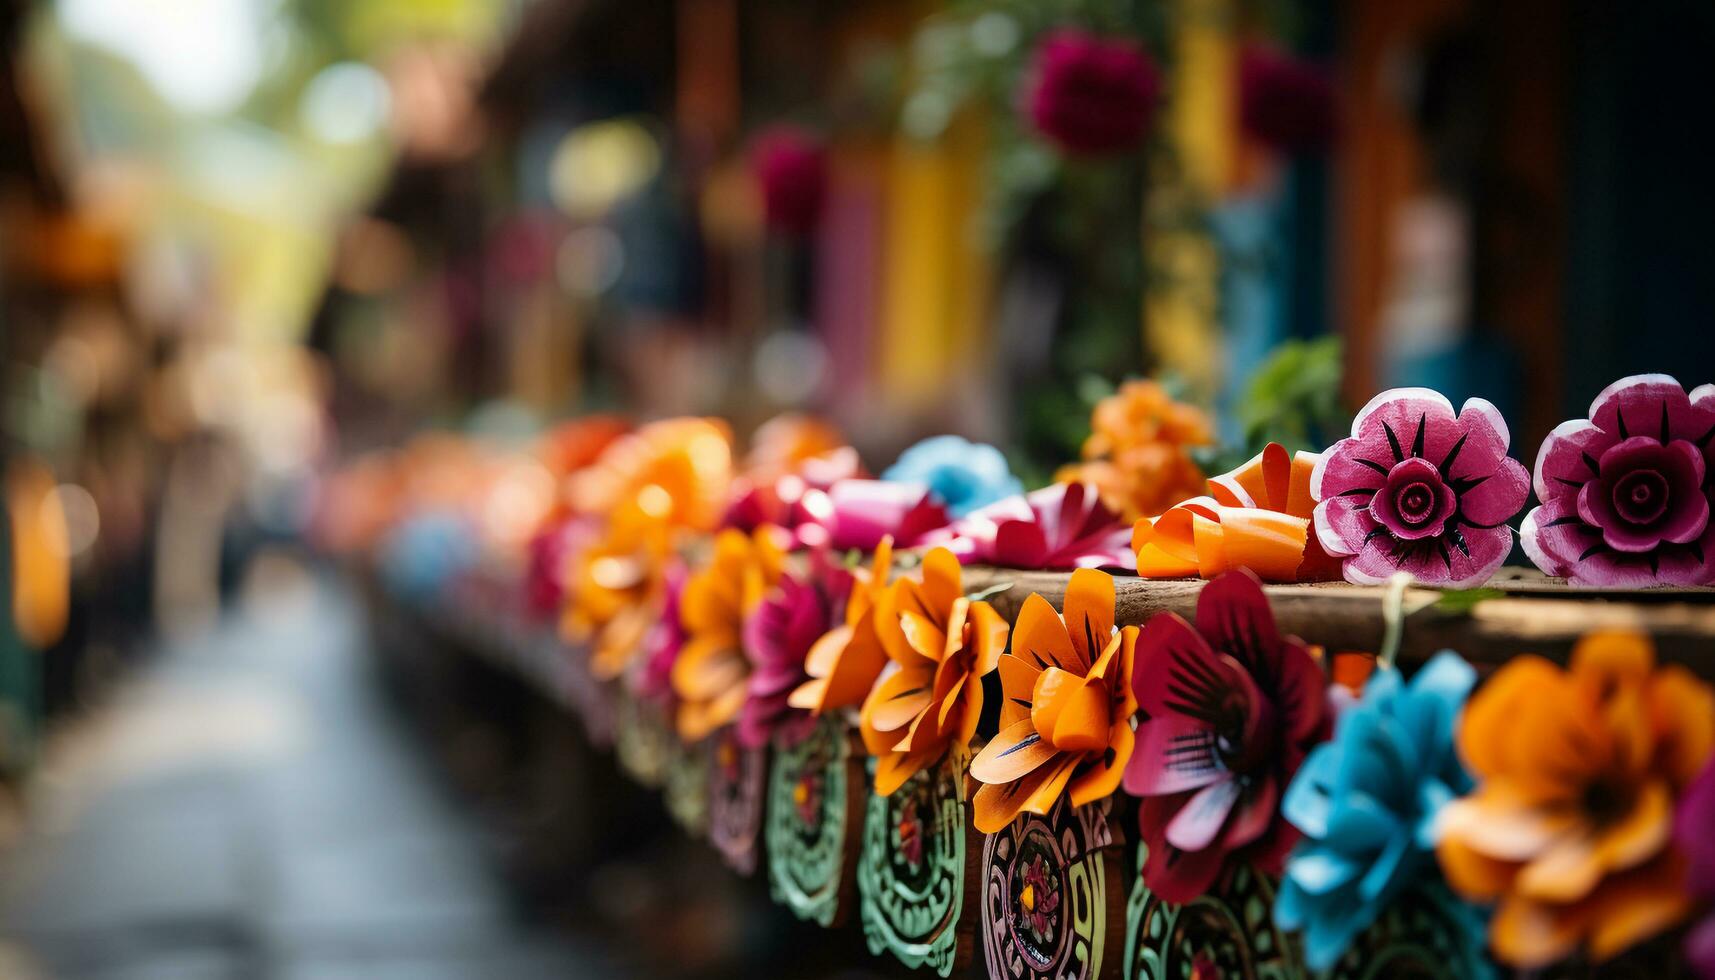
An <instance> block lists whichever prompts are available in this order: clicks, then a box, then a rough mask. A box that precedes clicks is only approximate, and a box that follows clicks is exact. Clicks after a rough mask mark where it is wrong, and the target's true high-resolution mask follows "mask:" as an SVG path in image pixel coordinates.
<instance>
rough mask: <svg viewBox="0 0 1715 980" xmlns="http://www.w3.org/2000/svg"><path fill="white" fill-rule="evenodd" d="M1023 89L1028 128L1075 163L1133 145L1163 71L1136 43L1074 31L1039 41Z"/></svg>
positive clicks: (1139, 138) (1158, 95)
mask: <svg viewBox="0 0 1715 980" xmlns="http://www.w3.org/2000/svg"><path fill="white" fill-rule="evenodd" d="M1027 84H1028V86H1029V87H1028V89H1027V90H1026V92H1025V98H1024V107H1025V109H1026V111H1027V112H1028V113H1029V114H1030V121H1031V123H1032V124H1033V125H1035V127H1036V129H1037V130H1038V131H1039V132H1041V133H1042V135H1044V136H1046V137H1048V138H1049V139H1051V140H1053V141H1054V142H1055V143H1056V144H1058V145H1059V146H1060V148H1061V149H1063V150H1065V151H1066V152H1067V153H1071V154H1076V155H1079V156H1101V155H1104V154H1109V153H1119V152H1122V151H1125V150H1129V149H1132V148H1133V147H1135V146H1137V144H1138V143H1139V142H1141V141H1142V139H1143V136H1144V134H1145V133H1146V132H1148V130H1149V123H1150V120H1152V119H1153V118H1154V117H1155V109H1156V105H1157V103H1158V102H1159V101H1160V98H1161V72H1160V71H1159V70H1158V69H1157V68H1156V67H1155V62H1154V61H1153V60H1152V59H1151V58H1150V57H1149V55H1148V54H1147V53H1145V52H1144V50H1143V49H1142V48H1140V47H1138V45H1137V44H1136V43H1135V42H1133V41H1131V40H1128V39H1125V38H1102V37H1097V36H1096V35H1094V34H1091V33H1089V32H1087V31H1082V30H1078V29H1076V28H1062V29H1060V30H1056V31H1053V32H1051V33H1049V34H1048V35H1047V36H1046V37H1044V38H1043V39H1042V41H1041V42H1040V43H1039V44H1038V45H1037V47H1036V59H1035V64H1034V66H1033V68H1032V71H1031V72H1030V75H1029V81H1028V83H1027Z"/></svg>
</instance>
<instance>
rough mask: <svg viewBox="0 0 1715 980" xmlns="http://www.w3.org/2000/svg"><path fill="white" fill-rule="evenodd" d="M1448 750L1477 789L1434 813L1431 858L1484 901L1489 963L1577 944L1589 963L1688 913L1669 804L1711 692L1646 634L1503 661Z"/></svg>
mask: <svg viewBox="0 0 1715 980" xmlns="http://www.w3.org/2000/svg"><path fill="white" fill-rule="evenodd" d="M1458 744H1459V754H1460V755H1461V756H1462V757H1463V758H1464V760H1465V764H1466V765H1467V767H1469V769H1470V771H1471V774H1472V775H1473V777H1475V779H1476V781H1477V788H1476V791H1475V792H1473V793H1472V794H1470V795H1469V796H1466V797H1464V798H1462V799H1458V800H1455V801H1453V802H1451V803H1449V804H1448V805H1447V807H1446V808H1445V809H1444V810H1443V811H1442V814H1441V820H1440V824H1439V830H1440V833H1441V838H1440V842H1439V844H1438V845H1437V854H1438V856H1439V857H1440V859H1441V868H1442V870H1443V871H1444V872H1445V873H1446V876H1447V882H1448V884H1450V885H1452V886H1453V888H1454V890H1455V891H1457V892H1459V893H1460V894H1462V895H1464V896H1465V897H1466V898H1469V899H1472V900H1474V901H1480V902H1495V903H1497V905H1498V907H1497V908H1496V910H1495V915H1494V919H1493V920H1492V922H1491V923H1490V927H1489V942H1490V945H1491V947H1492V948H1493V949H1494V951H1495V954H1496V956H1497V957H1498V958H1499V959H1501V960H1503V961H1505V962H1507V963H1511V964H1513V965H1515V966H1518V967H1522V968H1534V967H1540V966H1544V965H1546V964H1549V963H1552V962H1554V961H1556V960H1559V959H1561V958H1563V957H1565V956H1567V955H1568V954H1570V953H1572V952H1574V951H1575V950H1577V949H1578V948H1579V946H1580V945H1582V946H1584V947H1585V948H1586V949H1587V950H1588V952H1589V954H1590V955H1591V956H1592V957H1593V958H1594V959H1595V960H1596V961H1597V962H1601V961H1603V960H1606V959H1608V958H1609V957H1612V956H1614V955H1615V954H1617V953H1619V952H1621V951H1623V950H1625V949H1626V948H1628V947H1630V946H1632V945H1634V944H1636V943H1638V942H1640V941H1642V940H1644V939H1647V938H1649V937H1651V936H1653V935H1656V934H1657V933H1660V932H1662V931H1663V930H1665V929H1668V928H1670V927H1672V926H1674V925H1675V924H1677V923H1679V922H1680V921H1682V920H1683V919H1684V918H1685V917H1686V916H1687V915H1688V914H1689V913H1690V911H1691V908H1692V898H1691V895H1690V893H1689V892H1688V891H1687V890H1686V887H1685V881H1684V870H1685V868H1684V860H1683V858H1682V857H1681V856H1680V855H1679V854H1678V853H1677V852H1676V851H1675V850H1674V848H1673V846H1672V841H1671V834H1672V829H1673V803H1674V799H1675V798H1676V797H1677V796H1679V794H1680V793H1681V792H1682V791H1683V790H1684V789H1685V787H1686V786H1688V785H1689V784H1690V783H1691V781H1692V779H1693V778H1694V777H1695V776H1696V775H1697V773H1698V771H1699V770H1700V769H1701V768H1702V767H1703V765H1704V764H1705V762H1706V761H1707V760H1708V759H1709V757H1710V749H1711V746H1715V692H1712V691H1711V690H1710V688H1709V686H1708V685H1706V684H1704V683H1703V682H1702V681H1700V680H1698V679H1697V678H1696V677H1694V676H1693V675H1692V674H1691V673H1690V672H1689V671H1687V670H1686V669H1684V668H1683V667H1678V666H1669V667H1662V668H1659V669H1658V668H1657V667H1656V666H1655V656H1654V651H1653V649H1652V648H1651V646H1650V643H1649V640H1648V639H1647V638H1645V637H1643V636H1639V635H1636V634H1629V633H1602V634H1593V635H1591V636H1588V637H1585V638H1584V639H1583V640H1582V641H1580V642H1579V644H1578V646H1577V647H1576V648H1575V649H1574V650H1573V652H1572V663H1571V667H1570V669H1567V670H1562V669H1561V668H1559V667H1557V666H1555V665H1554V664H1552V663H1550V662H1549V661H1547V660H1544V659H1543V658H1541V657H1536V656H1522V657H1518V658H1515V659H1513V660H1511V661H1509V662H1508V663H1507V664H1506V666H1504V667H1502V668H1501V669H1500V670H1498V671H1496V672H1495V674H1494V676H1492V677H1491V678H1489V680H1488V682H1487V683H1485V684H1484V685H1483V686H1482V687H1481V688H1480V689H1478V691H1477V693H1476V694H1474V695H1472V697H1471V702H1470V705H1469V706H1468V707H1467V708H1466V709H1465V715H1464V719H1463V721H1462V723H1461V724H1460V727H1459V734H1458ZM1704 830H1705V831H1706V830H1707V828H1704Z"/></svg>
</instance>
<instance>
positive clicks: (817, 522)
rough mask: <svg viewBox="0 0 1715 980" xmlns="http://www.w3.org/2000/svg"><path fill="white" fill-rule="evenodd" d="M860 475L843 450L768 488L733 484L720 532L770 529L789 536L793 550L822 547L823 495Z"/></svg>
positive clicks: (850, 453) (852, 455) (853, 453)
mask: <svg viewBox="0 0 1715 980" xmlns="http://www.w3.org/2000/svg"><path fill="white" fill-rule="evenodd" d="M862 472H863V464H862V463H860V462H859V461H858V454H857V450H855V449H853V448H851V447H850V446H842V447H840V448H839V449H835V450H833V451H831V452H828V453H824V454H822V455H820V456H816V457H814V458H812V459H808V460H805V461H804V462H803V463H802V464H801V465H800V466H799V468H798V470H797V471H796V472H792V473H787V474H786V475H784V476H781V477H777V478H775V479H774V480H773V481H772V482H768V483H761V484H758V483H753V482H751V481H750V480H743V479H741V480H735V481H734V483H733V490H734V497H733V501H732V503H731V504H730V505H729V506H728V507H727V512H726V514H725V515H724V516H723V517H722V518H721V526H722V527H736V528H738V529H739V530H741V531H754V530H756V529H757V528H759V527H761V526H762V525H764V524H773V525H775V526H777V527H783V528H785V529H786V530H788V531H790V532H791V533H792V537H793V545H794V547H810V546H814V545H818V544H824V543H826V541H827V537H828V535H827V533H826V531H825V530H822V529H821V520H822V517H823V515H824V513H825V512H826V510H827V507H826V499H825V498H826V491H827V490H828V488H830V487H832V486H833V485H834V484H835V483H838V482H840V481H841V480H849V479H853V478H856V477H857V476H858V475H859V474H860V473H862Z"/></svg>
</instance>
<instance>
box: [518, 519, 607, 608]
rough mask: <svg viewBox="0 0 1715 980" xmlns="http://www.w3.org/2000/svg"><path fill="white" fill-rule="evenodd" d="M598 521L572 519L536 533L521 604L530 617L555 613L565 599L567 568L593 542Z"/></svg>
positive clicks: (525, 576)
mask: <svg viewBox="0 0 1715 980" xmlns="http://www.w3.org/2000/svg"><path fill="white" fill-rule="evenodd" d="M596 533H597V524H596V522H594V521H591V520H588V519H584V518H571V519H568V520H565V521H561V522H559V523H556V524H551V525H549V526H548V527H545V528H543V529H542V530H540V531H538V532H536V535H535V536H534V537H532V538H531V539H530V552H529V563H528V564H527V565H526V566H525V568H524V607H525V611H526V612H528V613H529V614H530V616H531V618H533V619H537V620H544V619H551V618H553V617H554V616H557V615H558V614H559V612H560V606H561V605H562V604H564V602H565V599H566V569H567V567H568V566H569V565H570V563H571V561H572V557H573V556H574V555H576V554H577V553H578V551H579V550H581V549H582V548H584V547H585V546H586V545H588V544H589V543H590V541H592V540H593V539H594V538H595V536H596Z"/></svg>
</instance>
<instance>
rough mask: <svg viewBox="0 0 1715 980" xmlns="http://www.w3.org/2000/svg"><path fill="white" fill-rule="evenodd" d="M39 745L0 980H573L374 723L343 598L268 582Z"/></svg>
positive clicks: (314, 586) (273, 576)
mask: <svg viewBox="0 0 1715 980" xmlns="http://www.w3.org/2000/svg"><path fill="white" fill-rule="evenodd" d="M257 577H258V576H253V582H252V587H251V588H250V589H249V590H248V596H249V597H248V598H246V599H244V600H242V601H240V602H238V603H236V604H235V605H234V607H233V609H232V610H231V611H230V612H229V613H228V614H227V615H226V616H225V618H224V619H223V621H222V622H221V623H220V624H219V625H217V626H215V627H214V628H212V629H211V630H209V631H205V632H203V633H201V634H200V635H199V636H197V637H195V638H192V639H185V640H181V641H177V642H171V643H166V644H164V645H163V648H162V649H161V651H160V655H159V656H158V657H156V658H154V659H153V661H152V662H151V663H150V665H149V666H147V667H146V668H144V669H143V670H142V671H141V672H140V673H139V674H138V676H137V677H135V678H134V679H133V680H131V681H129V682H127V683H126V684H125V685H124V687H123V688H122V689H121V690H119V691H118V692H116V693H115V695H114V696H113V697H112V698H111V699H110V702H109V703H108V704H105V705H104V706H103V707H102V708H101V709H100V710H98V711H96V712H93V713H92V716H91V717H90V718H89V719H87V720H85V721H82V722H80V723H78V724H76V725H74V726H72V727H71V728H70V730H69V731H67V732H66V733H63V734H62V735H61V736H59V737H57V738H56V739H55V742H54V744H53V745H52V747H51V749H50V750H49V752H48V754H47V755H46V757H45V758H44V761H43V765H42V767H41V771H40V774H39V776H38V778H37V780H36V782H35V785H34V787H33V789H32V792H31V807H30V812H31V820H30V827H29V829H28V830H27V831H26V832H25V833H24V835H23V836H22V837H21V838H20V839H19V840H18V841H16V842H15V843H14V844H13V845H12V846H11V847H10V848H9V849H8V851H7V852H6V853H5V854H4V855H3V856H0V936H3V937H4V938H3V939H0V976H4V977H8V978H10V977H14V976H20V977H31V976H41V977H57V978H100V980H121V978H123V980H142V978H173V980H195V978H204V977H218V978H227V977H262V978H270V980H273V978H281V980H312V978H317V980H319V978H336V977H338V978H345V977H365V978H391V977H410V978H438V977H481V978H497V980H504V978H510V977H539V976H558V977H574V976H576V977H584V976H606V975H615V974H619V973H629V972H631V971H629V970H622V969H619V968H618V966H617V964H616V962H615V961H614V959H613V958H612V955H611V954H610V952H609V951H608V950H607V949H605V948H604V947H603V946H602V945H601V944H600V943H598V942H597V941H595V940H591V939H580V938H578V937H577V936H576V935H575V934H570V933H567V932H565V931H563V930H558V929H552V928H548V927H545V926H531V925H527V924H524V923H521V922H520V921H518V919H517V917H516V916H515V914H514V909H515V907H516V906H515V903H513V902H512V901H511V900H510V899H509V896H508V895H507V893H506V890H505V888H504V886H503V885H502V883H501V882H500V881H499V880H498V879H497V878H496V876H495V874H494V871H493V869H492V867H491V866H490V865H489V863H488V862H487V861H486V860H485V857H484V848H483V847H482V846H481V837H482V833H483V831H482V829H481V828H480V827H478V826H476V825H475V824H473V822H472V819H473V818H472V815H471V814H470V813H469V812H468V811H467V810H466V809H464V808H462V807H460V806H459V805H457V803H456V801H455V800H453V799H452V798H450V797H449V796H448V795H447V793H446V792H445V788H444V786H443V785H441V784H440V783H439V782H438V781H437V779H436V778H435V776H434V773H433V772H432V771H431V770H430V769H429V765H430V764H429V762H428V761H426V757H425V756H424V754H423V753H422V752H421V751H420V750H419V748H418V747H417V746H416V745H414V743H413V742H412V741H411V738H410V735H409V733H407V732H406V731H404V730H402V729H401V727H400V725H399V724H398V720H397V718H395V717H393V716H392V715H391V714H390V713H389V712H388V711H386V710H384V706H383V705H382V704H381V698H380V695H379V694H378V693H377V691H376V688H375V686H374V685H373V684H371V683H369V681H370V680H371V677H370V676H369V671H368V661H367V659H366V658H365V657H364V656H363V655H362V654H363V652H364V651H363V649H362V644H363V643H364V642H365V634H364V631H363V629H362V623H361V620H360V617H359V615H358V613H357V610H356V609H355V607H354V606H353V604H352V602H351V601H350V599H349V598H347V597H346V596H345V595H344V594H342V592H341V591H340V590H339V589H337V588H336V587H334V585H332V584H331V583H330V582H329V581H328V580H325V579H321V578H316V577H312V576H309V575H307V574H304V573H303V572H301V571H299V570H297V568H296V566H292V565H289V564H284V563H282V564H278V565H276V566H273V567H272V568H271V569H270V568H268V567H264V568H263V569H261V574H260V576H259V577H260V579H261V581H260V582H257V581H255V579H256V578H257Z"/></svg>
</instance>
